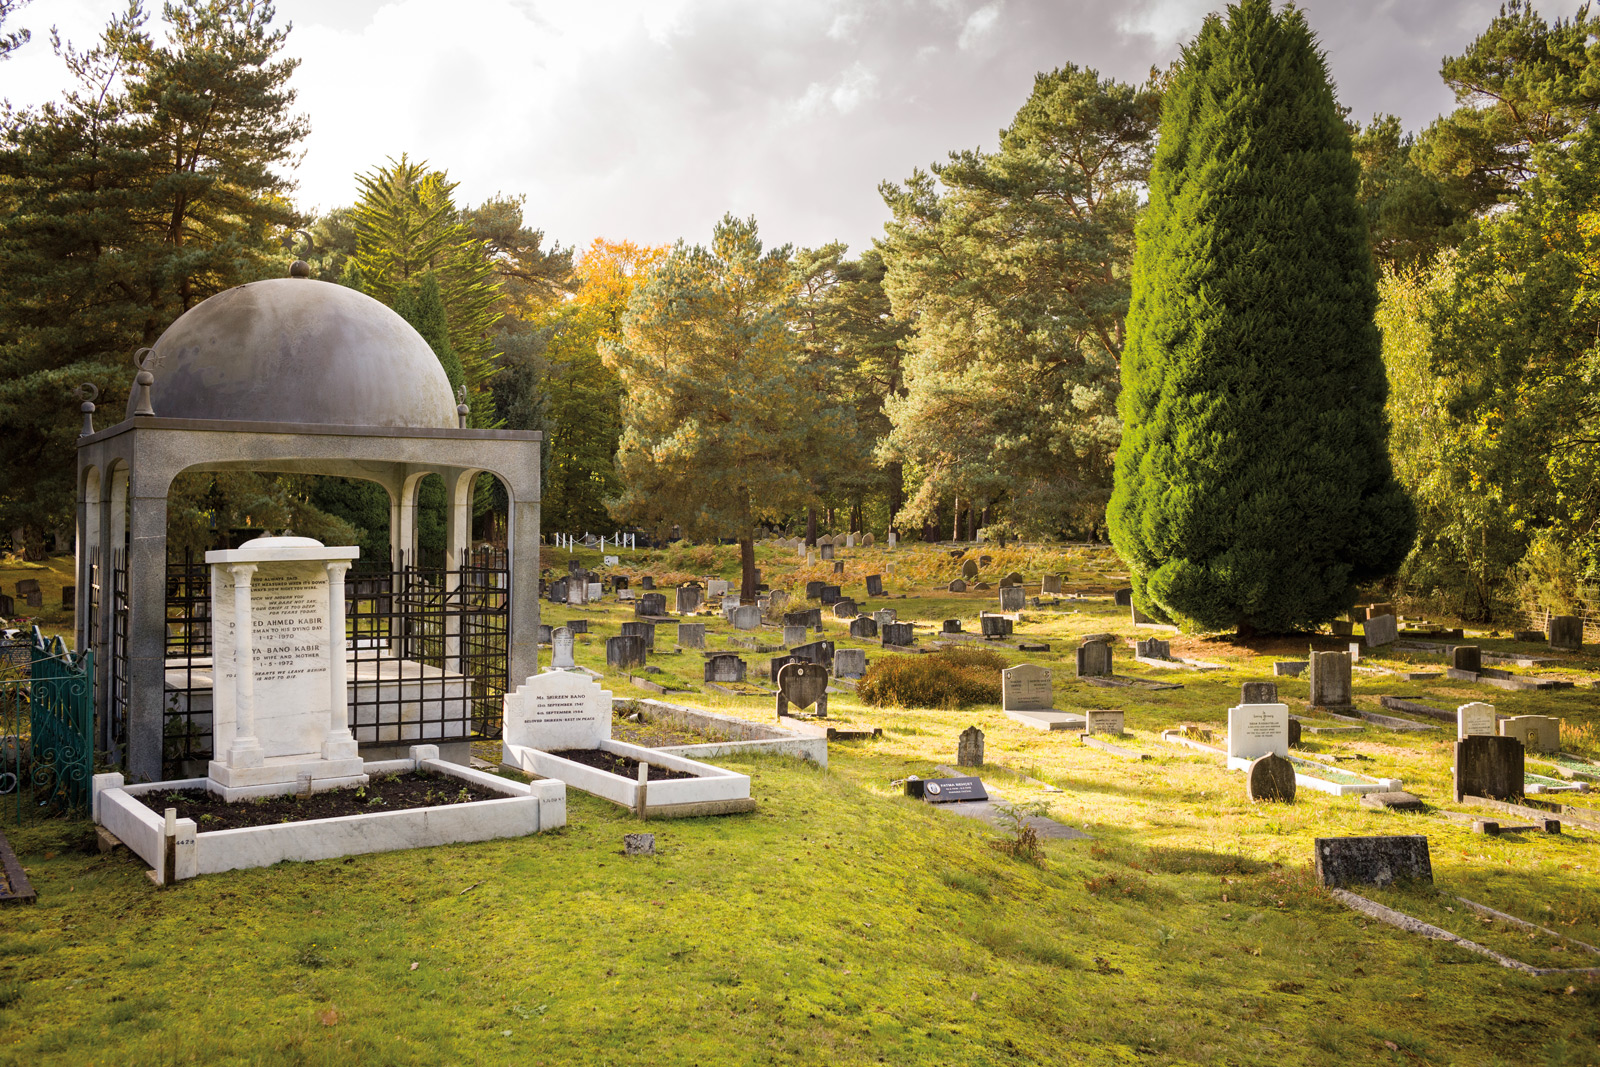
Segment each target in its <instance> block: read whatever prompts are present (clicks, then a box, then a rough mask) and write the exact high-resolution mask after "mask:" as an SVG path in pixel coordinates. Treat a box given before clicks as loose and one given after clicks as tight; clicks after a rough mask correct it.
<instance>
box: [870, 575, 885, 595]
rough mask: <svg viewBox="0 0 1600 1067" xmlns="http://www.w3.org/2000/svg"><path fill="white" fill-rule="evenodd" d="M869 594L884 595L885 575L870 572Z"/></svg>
mask: <svg viewBox="0 0 1600 1067" xmlns="http://www.w3.org/2000/svg"><path fill="white" fill-rule="evenodd" d="M867 595H868V596H882V595H883V576H882V575H879V574H869V575H867Z"/></svg>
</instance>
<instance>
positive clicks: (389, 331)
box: [127, 278, 457, 429]
mask: <svg viewBox="0 0 1600 1067" xmlns="http://www.w3.org/2000/svg"><path fill="white" fill-rule="evenodd" d="M143 367H144V369H145V370H148V371H150V372H151V373H152V374H153V375H154V376H155V384H154V385H152V386H151V387H150V406H151V407H152V408H154V409H155V413H156V416H157V417H158V418H166V419H222V420H229V421H236V422H298V423H306V424H312V425H332V426H397V427H406V428H413V429H415V428H424V427H439V428H447V429H453V428H454V427H456V425H457V419H456V400H455V398H454V397H453V396H452V395H451V393H450V380H449V379H448V378H447V377H445V373H444V368H443V367H441V366H440V365H439V360H438V358H437V357H436V356H435V355H434V354H433V349H431V348H429V347H428V342H426V341H424V340H423V339H422V335H421V334H419V333H417V331H416V330H414V329H412V328H411V325H410V324H409V323H407V322H406V321H405V320H404V319H402V318H401V317H400V316H399V315H396V314H395V313H394V312H393V311H391V310H389V309H388V308H387V307H385V306H384V305H383V304H381V303H379V302H378V301H376V300H374V299H372V297H370V296H367V295H366V294H364V293H360V292H357V291H356V290H354V289H349V288H346V287H345V286H342V285H337V284H334V283H333V282H321V281H316V280H314V279H310V278H273V279H269V280H267V281H260V282H250V283H249V284H248V285H240V286H236V287H235V288H232V289H228V290H225V291H223V292H220V293H218V294H217V295H216V296H213V297H211V298H210V299H208V300H203V301H201V302H200V303H199V304H196V305H195V306H194V307H192V308H190V309H189V310H188V311H186V312H184V313H183V314H182V315H180V316H179V317H178V321H176V322H174V323H173V324H172V325H171V326H169V327H167V329H166V332H164V333H163V334H162V335H161V337H160V338H159V339H157V341H156V343H155V346H154V347H153V348H152V349H151V351H150V353H149V355H147V356H146V357H145V360H144V363H143ZM137 399H138V389H137V387H135V388H134V389H133V392H132V395H130V396H129V398H128V411H127V413H128V417H129V418H132V417H133V409H134V406H135V404H136V403H137Z"/></svg>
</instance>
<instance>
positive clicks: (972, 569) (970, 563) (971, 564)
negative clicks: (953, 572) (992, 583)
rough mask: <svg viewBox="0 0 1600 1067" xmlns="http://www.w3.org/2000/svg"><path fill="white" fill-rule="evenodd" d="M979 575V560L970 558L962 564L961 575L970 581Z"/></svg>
mask: <svg viewBox="0 0 1600 1067" xmlns="http://www.w3.org/2000/svg"><path fill="white" fill-rule="evenodd" d="M977 576H978V561H977V560H975V559H969V560H967V561H966V562H965V563H963V564H962V565H961V577H963V578H965V579H966V580H967V581H969V582H970V581H972V579H974V578H976V577H977Z"/></svg>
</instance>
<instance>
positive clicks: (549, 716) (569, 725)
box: [501, 627, 611, 752]
mask: <svg viewBox="0 0 1600 1067" xmlns="http://www.w3.org/2000/svg"><path fill="white" fill-rule="evenodd" d="M563 629H564V627H563ZM503 729H504V732H503V733H502V735H501V736H502V737H503V738H504V739H505V742H506V744H508V745H522V746H523V747H525V748H536V749H539V750H540V751H542V752H556V751H559V750H561V749H564V748H596V747H598V746H599V744H600V742H602V741H604V740H606V739H608V738H609V737H610V736H611V693H610V692H609V691H607V690H605V689H602V688H600V683H598V682H596V681H594V680H593V679H591V678H590V677H589V676H588V675H586V674H581V673H577V672H573V671H545V672H544V673H543V674H536V675H534V676H533V677H531V678H529V679H528V680H527V681H525V682H523V683H522V684H521V685H519V686H517V688H516V691H515V692H512V693H507V694H506V698H505V725H504V728H503Z"/></svg>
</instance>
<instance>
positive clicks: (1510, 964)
mask: <svg viewBox="0 0 1600 1067" xmlns="http://www.w3.org/2000/svg"><path fill="white" fill-rule="evenodd" d="M1328 892H1330V893H1331V894H1333V897H1334V899H1335V900H1337V901H1339V902H1340V903H1341V904H1343V905H1344V906H1345V907H1347V908H1349V909H1350V910H1352V911H1356V912H1360V913H1361V914H1362V915H1365V916H1368V917H1369V918H1373V919H1377V920H1378V921H1379V922H1382V923H1387V924H1389V925H1390V926H1393V927H1395V928H1396V929H1400V930H1404V931H1405V932H1406V933H1408V934H1419V935H1421V936H1422V937H1426V938H1429V939H1431V940H1434V941H1448V942H1449V943H1450V944H1452V945H1455V946H1456V947H1457V948H1464V949H1466V950H1467V951H1469V952H1476V953H1478V954H1479V955H1480V956H1487V957H1489V958H1490V959H1491V960H1494V961H1495V962H1496V963H1498V964H1499V965H1500V966H1502V967H1505V968H1507V969H1509V970H1513V971H1521V972H1522V973H1523V974H1528V975H1532V976H1534V977H1535V978H1543V977H1545V976H1546V975H1555V974H1574V975H1577V974H1589V975H1600V967H1534V966H1532V965H1531V964H1527V963H1523V962H1522V961H1521V960H1514V959H1512V958H1511V957H1510V956H1506V955H1503V954H1501V953H1499V952H1496V951H1495V950H1494V949H1492V948H1490V947H1488V946H1487V945H1480V944H1478V943H1477V942H1476V941H1468V940H1467V939H1466V938H1464V937H1462V936H1461V935H1459V934H1452V933H1451V932H1450V931H1449V930H1442V929H1440V928H1439V927H1437V926H1432V925H1430V924H1428V923H1425V922H1423V921H1422V920H1421V919H1414V918H1412V917H1411V916H1409V915H1407V914H1406V913H1405V912H1403V911H1396V910H1395V909H1393V908H1390V907H1386V906H1385V905H1383V904H1379V903H1378V902H1377V901H1376V900H1369V899H1368V898H1366V897H1364V896H1362V895H1361V894H1360V893H1352V892H1351V891H1350V890H1348V889H1330V890H1328ZM1456 900H1458V901H1460V902H1461V903H1462V904H1465V905H1466V906H1467V907H1469V908H1471V909H1472V910H1473V911H1476V912H1478V913H1480V914H1483V915H1490V916H1493V917H1494V918H1496V919H1500V920H1502V921H1504V922H1509V923H1511V924H1512V925H1514V926H1519V927H1522V928H1523V929H1525V930H1537V931H1541V932H1543V933H1546V934H1549V935H1551V936H1552V937H1556V938H1559V939H1560V940H1562V941H1568V942H1571V943H1572V944H1574V945H1579V946H1582V947H1583V948H1584V949H1586V950H1588V951H1589V952H1592V953H1595V954H1596V955H1600V949H1597V948H1595V947H1594V946H1593V945H1589V944H1585V943H1584V942H1582V941H1578V940H1576V939H1575V938H1570V937H1567V936H1566V935H1565V934H1561V933H1557V932H1556V931H1554V930H1549V929H1546V928H1545V927H1543V926H1538V925H1535V924H1534V923H1531V922H1529V921H1528V920H1526V919H1519V918H1517V917H1516V916H1515V915H1507V914H1506V913H1505V912H1503V911H1496V910H1495V909H1493V908H1491V907H1489V906H1488V905H1487V904H1479V903H1477V902H1476V901H1472V900H1468V899H1467V898H1466V897H1456Z"/></svg>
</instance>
